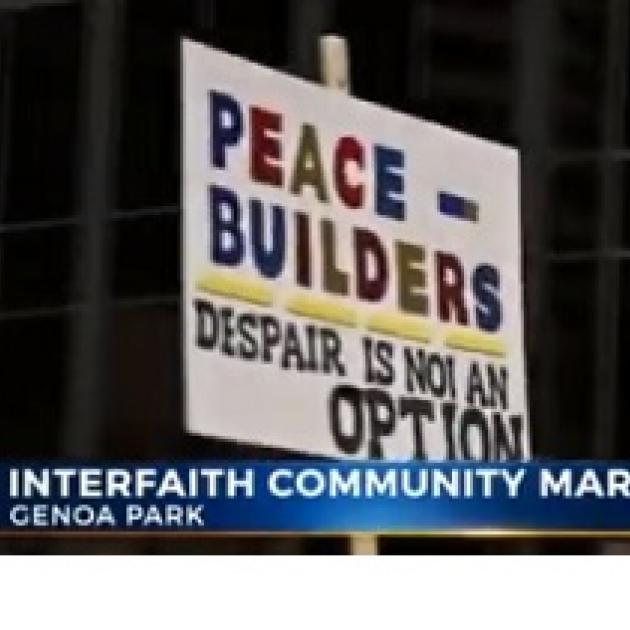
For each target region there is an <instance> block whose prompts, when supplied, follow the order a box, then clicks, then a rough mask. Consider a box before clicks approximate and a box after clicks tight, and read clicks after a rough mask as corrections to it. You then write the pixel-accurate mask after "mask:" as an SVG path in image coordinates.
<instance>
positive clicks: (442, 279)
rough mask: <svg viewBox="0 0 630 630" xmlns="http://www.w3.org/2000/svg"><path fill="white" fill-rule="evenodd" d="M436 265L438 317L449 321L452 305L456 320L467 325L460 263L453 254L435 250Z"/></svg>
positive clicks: (462, 274)
mask: <svg viewBox="0 0 630 630" xmlns="http://www.w3.org/2000/svg"><path fill="white" fill-rule="evenodd" d="M436 266H437V284H438V304H439V308H440V319H441V320H442V321H443V322H448V321H450V319H451V306H453V307H454V309H455V316H456V318H457V322H458V323H459V324H463V325H467V324H468V312H467V311H466V306H465V304H464V271H463V269H462V265H461V263H460V262H459V260H458V259H457V257H456V256H454V255H453V254H445V253H444V252H437V254H436ZM449 276H450V278H449Z"/></svg>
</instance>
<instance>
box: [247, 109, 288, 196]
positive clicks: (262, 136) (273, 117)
mask: <svg viewBox="0 0 630 630" xmlns="http://www.w3.org/2000/svg"><path fill="white" fill-rule="evenodd" d="M250 126H251V133H250V142H251V147H250V152H251V153H250V172H251V176H252V179H253V180H255V181H257V182H261V183H263V184H271V185H272V186H282V168H281V167H280V165H279V164H276V163H274V162H276V161H280V159H281V157H282V156H281V152H280V141H279V140H278V138H277V134H279V133H280V131H282V116H280V114H276V113H274V112H270V111H268V110H266V109H262V108H261V107H251V108H250ZM269 132H274V133H273V134H272V133H269ZM270 160H273V161H274V162H272V161H270Z"/></svg>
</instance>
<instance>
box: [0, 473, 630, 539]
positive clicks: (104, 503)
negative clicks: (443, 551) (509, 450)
mask: <svg viewBox="0 0 630 630" xmlns="http://www.w3.org/2000/svg"><path fill="white" fill-rule="evenodd" d="M0 479H1V482H0V495H1V496H0V502H1V521H0V530H1V532H2V533H5V534H6V533H11V534H15V533H19V532H29V533H30V532H34V531H37V532H43V533H45V532H59V531H66V532H78V531H82V532H83V531H101V532H103V531H104V532H131V531H136V532H137V531H140V532H160V531H164V532H174V531H175V532H176V531H180V532H189V533H190V532H216V533H241V532H242V533H254V532H255V533H277V532H284V533H289V532H291V533H313V534H314V533H321V534H332V533H360V532H371V533H378V534H396V533H401V534H402V533H423V532H424V533H454V532H474V531H479V532H480V533H483V532H486V531H493V532H501V531H509V532H514V531H517V532H524V533H535V532H547V531H548V532H577V533H579V532H601V533H603V534H606V533H613V532H614V533H629V534H630V463H625V462H620V463H609V464H604V463H601V462H592V463H591V462H586V463H573V462H571V463H565V462H554V463H544V464H538V463H528V464H519V463H510V464H505V463H484V464H479V463H475V464H471V463H450V462H449V463H446V462H441V463H425V462H404V463H403V462H400V463H384V462H371V461H368V462H344V463H333V462H321V461H299V462H296V461H291V462H288V461H281V462H249V461H243V462H213V461H211V462H208V461H205V462H176V463H171V464H164V463H160V464H156V465H149V464H146V463H143V464H138V465H132V464H128V463H124V464H108V465H103V464H96V463H84V464H82V465H77V464H76V463H73V464H68V463H64V464H60V463H53V462H48V463H41V462H37V463H31V464H24V463H20V464H10V463H3V464H0Z"/></svg>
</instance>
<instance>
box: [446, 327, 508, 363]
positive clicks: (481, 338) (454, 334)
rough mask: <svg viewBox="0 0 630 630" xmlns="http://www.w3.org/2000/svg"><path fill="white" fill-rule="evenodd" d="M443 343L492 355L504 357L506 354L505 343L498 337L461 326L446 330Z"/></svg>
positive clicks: (468, 350) (458, 348)
mask: <svg viewBox="0 0 630 630" xmlns="http://www.w3.org/2000/svg"><path fill="white" fill-rule="evenodd" d="M445 343H446V345H447V346H448V347H449V348H456V349H457V350H466V351H467V352H479V353H481V354H488V355H490V356H494V357H504V356H505V355H506V354H507V349H506V347H505V343H504V342H503V340H502V339H501V338H500V337H496V336H495V335H492V334H489V333H482V332H478V331H474V330H465V329H463V328H455V329H452V330H451V331H450V332H447V334H446V339H445Z"/></svg>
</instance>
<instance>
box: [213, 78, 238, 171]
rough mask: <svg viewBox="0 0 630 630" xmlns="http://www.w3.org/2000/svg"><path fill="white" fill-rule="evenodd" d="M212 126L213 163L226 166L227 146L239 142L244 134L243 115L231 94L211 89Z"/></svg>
mask: <svg viewBox="0 0 630 630" xmlns="http://www.w3.org/2000/svg"><path fill="white" fill-rule="evenodd" d="M210 119H211V127H212V164H213V166H216V167H218V168H225V147H227V146H228V145H235V144H238V141H239V140H240V138H241V135H242V134H243V115H242V114H241V108H240V107H239V105H238V103H237V102H236V100H235V99H234V98H233V97H231V96H230V95H229V94H224V93H223V92H215V91H214V90H211V91H210Z"/></svg>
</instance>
